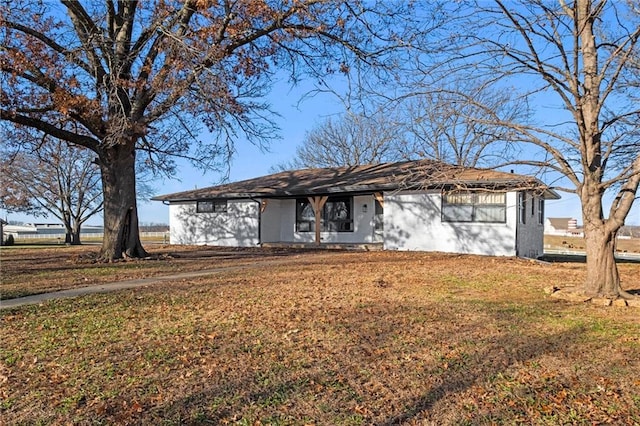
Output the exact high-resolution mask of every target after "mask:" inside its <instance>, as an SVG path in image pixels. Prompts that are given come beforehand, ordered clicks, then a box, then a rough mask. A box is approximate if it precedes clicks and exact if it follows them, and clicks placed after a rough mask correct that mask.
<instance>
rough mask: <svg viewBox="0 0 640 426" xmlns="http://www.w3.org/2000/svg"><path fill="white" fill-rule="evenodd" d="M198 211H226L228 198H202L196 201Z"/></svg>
mask: <svg viewBox="0 0 640 426" xmlns="http://www.w3.org/2000/svg"><path fill="white" fill-rule="evenodd" d="M196 212H197V213H226V212H227V200H202V201H198V202H197V203H196Z"/></svg>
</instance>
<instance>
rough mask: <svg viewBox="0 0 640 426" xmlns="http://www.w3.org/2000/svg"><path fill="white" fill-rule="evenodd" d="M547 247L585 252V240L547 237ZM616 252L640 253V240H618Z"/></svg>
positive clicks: (545, 241)
mask: <svg viewBox="0 0 640 426" xmlns="http://www.w3.org/2000/svg"><path fill="white" fill-rule="evenodd" d="M544 243H545V246H548V247H550V248H554V249H569V250H571V249H574V250H584V249H585V244H584V238H581V237H563V236H559V235H545V236H544ZM616 250H617V251H619V252H621V253H640V238H632V239H628V240H626V239H618V240H617V243H616Z"/></svg>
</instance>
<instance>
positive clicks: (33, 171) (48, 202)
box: [0, 141, 102, 245]
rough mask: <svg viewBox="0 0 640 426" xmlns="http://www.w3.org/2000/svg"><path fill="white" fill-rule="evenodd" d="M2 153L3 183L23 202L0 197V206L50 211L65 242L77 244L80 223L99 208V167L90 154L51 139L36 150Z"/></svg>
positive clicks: (33, 212) (33, 211) (1, 171)
mask: <svg viewBox="0 0 640 426" xmlns="http://www.w3.org/2000/svg"><path fill="white" fill-rule="evenodd" d="M2 156H3V158H5V160H3V161H2V162H1V163H0V175H1V176H2V178H1V181H2V182H3V186H4V185H5V184H6V185H8V186H9V187H13V188H16V189H17V191H18V192H19V193H21V194H23V196H24V197H25V199H26V201H27V202H26V203H25V202H24V201H25V200H21V199H18V200H16V199H15V197H2V198H0V205H1V206H2V207H4V208H5V209H7V211H10V212H25V213H31V214H38V213H44V214H47V213H48V214H51V215H53V216H54V217H56V218H57V219H58V220H60V222H62V224H63V225H64V227H65V230H66V234H67V238H66V242H68V243H70V244H74V245H75V244H80V243H81V241H80V231H81V228H82V225H83V224H84V223H85V222H86V221H87V220H88V219H89V218H91V217H92V216H94V215H95V214H97V213H99V212H101V211H102V186H101V183H100V170H99V168H98V166H97V165H96V164H95V163H94V158H95V156H94V155H93V153H92V152H90V151H88V150H86V149H83V148H79V147H76V146H69V145H68V144H67V143H65V142H60V141H52V142H49V143H44V144H43V145H42V147H41V148H40V150H38V151H32V152H16V153H10V152H7V151H2ZM16 201H18V202H16ZM25 207H26V208H25Z"/></svg>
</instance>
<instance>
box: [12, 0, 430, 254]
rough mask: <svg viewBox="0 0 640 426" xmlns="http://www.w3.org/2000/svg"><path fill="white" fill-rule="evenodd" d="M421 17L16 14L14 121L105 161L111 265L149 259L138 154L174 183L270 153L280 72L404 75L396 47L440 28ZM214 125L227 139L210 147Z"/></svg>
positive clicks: (290, 12)
mask: <svg viewBox="0 0 640 426" xmlns="http://www.w3.org/2000/svg"><path fill="white" fill-rule="evenodd" d="M412 7H413V4H412V3H408V2H403V1H397V2H386V1H381V2H370V1H353V0H299V1H285V0H283V1H267V0H220V1H210V0H185V1H177V0H164V1H160V0H148V1H136V0H130V1H115V0H101V1H95V0H92V1H88V0H87V1H80V0H60V1H59V2H53V1H49V2H42V1H37V0H17V1H15V2H3V3H2V6H0V28H1V29H2V33H1V34H0V49H1V50H0V52H1V55H2V56H1V57H0V71H1V72H2V79H1V81H2V87H1V90H0V93H1V95H0V96H1V101H2V102H1V105H2V108H1V110H0V119H1V120H3V121H4V122H5V125H11V126H14V127H15V128H20V127H25V126H26V127H28V128H31V129H35V130H37V131H39V132H41V133H44V134H47V135H50V136H51V137H54V138H57V139H60V140H64V141H67V142H69V143H72V144H76V145H79V146H82V147H85V148H87V149H89V150H91V151H93V152H94V153H95V154H96V158H97V161H98V163H99V166H100V169H101V174H102V187H103V191H104V228H105V237H104V240H103V244H102V249H101V257H103V258H104V259H114V258H119V257H121V256H123V255H127V256H133V257H137V256H144V255H145V254H146V253H145V250H144V248H143V247H142V245H141V243H140V238H139V231H138V213H137V205H136V172H135V164H136V156H140V155H141V154H144V156H145V161H146V162H147V163H148V164H150V165H151V166H152V167H157V168H159V169H160V170H161V171H165V172H169V173H171V172H172V171H173V167H174V164H173V162H172V161H171V160H170V158H171V156H181V157H185V158H189V159H191V160H192V161H194V162H196V163H197V164H199V165H201V166H203V167H205V168H206V167H213V166H215V165H216V164H220V163H224V162H225V158H226V156H227V155H228V154H229V153H231V152H233V146H232V145H233V141H234V140H236V139H237V138H239V137H246V138H248V139H249V140H251V141H253V142H254V143H258V144H262V143H266V142H268V140H269V139H270V138H271V137H272V136H274V133H275V131H276V129H275V127H274V125H273V121H272V120H271V115H270V110H269V106H268V105H267V104H265V102H264V95H265V94H266V93H267V89H268V85H269V83H270V81H271V77H272V76H273V75H274V74H275V73H276V72H278V71H280V70H287V71H289V72H290V76H291V78H292V79H294V80H295V79H296V78H302V77H303V76H304V75H305V74H306V75H311V76H315V77H316V78H317V79H324V77H325V75H326V74H332V73H337V74H339V73H344V74H348V73H351V72H353V70H369V74H368V76H367V77H368V78H369V79H370V80H373V78H374V77H376V76H379V74H378V73H384V72H385V70H392V69H393V68H394V67H395V65H396V64H397V63H398V62H397V61H395V60H394V59H393V58H392V56H391V54H392V53H393V52H395V51H397V50H396V49H395V48H397V47H403V48H404V47H405V46H407V45H411V44H412V39H414V38H416V37H421V36H422V35H423V34H424V31H427V30H429V29H431V28H433V25H422V24H420V23H419V22H418V21H419V20H418V17H417V15H416V14H415V13H414V12H413V11H412ZM433 7H434V6H429V8H425V9H423V10H422V12H421V14H420V20H424V21H426V20H428V16H427V15H431V14H430V13H426V12H425V10H430V9H431V8H433ZM433 15H436V16H441V14H440V13H439V12H437V13H434V14H433ZM414 24H415V25H414ZM202 125H204V126H206V127H207V128H208V130H210V131H211V132H213V133H214V134H215V135H216V137H214V138H212V139H211V140H201V139H200V138H199V131H200V129H201V126H202Z"/></svg>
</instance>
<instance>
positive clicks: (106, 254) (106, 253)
mask: <svg viewBox="0 0 640 426" xmlns="http://www.w3.org/2000/svg"><path fill="white" fill-rule="evenodd" d="M134 147H135V141H129V142H128V143H126V144H117V145H114V146H112V147H109V148H106V149H105V151H104V152H103V156H104V157H105V158H104V159H102V158H101V159H100V169H101V172H102V188H103V192H104V211H103V216H104V238H103V240H102V249H101V250H100V257H101V258H103V259H105V260H113V259H120V258H122V257H124V256H126V257H146V256H147V252H146V251H145V249H144V248H143V247H142V243H141V242H140V233H139V229H138V207H137V204H136V174H135V149H134Z"/></svg>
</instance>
